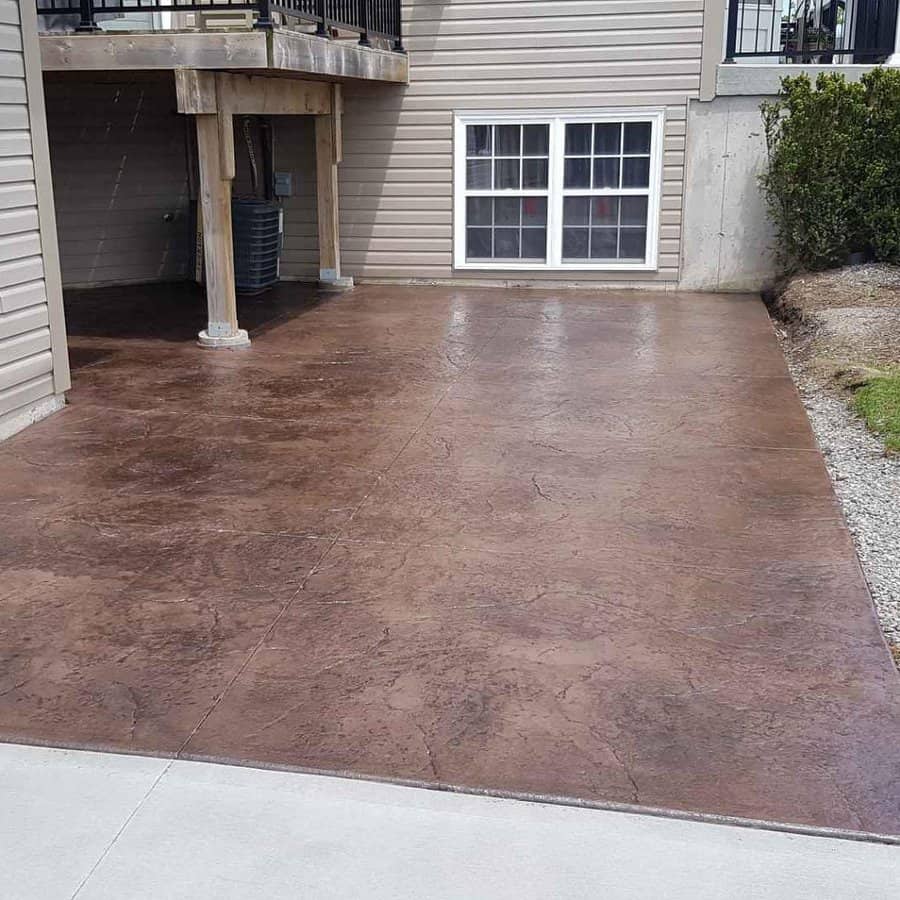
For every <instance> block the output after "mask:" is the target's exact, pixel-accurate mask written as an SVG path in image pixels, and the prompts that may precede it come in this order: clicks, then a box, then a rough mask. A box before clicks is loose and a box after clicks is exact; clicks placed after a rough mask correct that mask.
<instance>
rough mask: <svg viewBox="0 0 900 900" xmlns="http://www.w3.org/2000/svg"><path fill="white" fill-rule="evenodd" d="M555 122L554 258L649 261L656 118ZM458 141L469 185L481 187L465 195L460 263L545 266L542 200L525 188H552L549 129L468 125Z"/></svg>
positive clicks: (545, 217) (468, 187)
mask: <svg viewBox="0 0 900 900" xmlns="http://www.w3.org/2000/svg"><path fill="white" fill-rule="evenodd" d="M557 121H558V120H557ZM557 127H559V128H561V129H562V138H563V142H562V145H561V146H560V149H561V150H562V153H563V157H564V158H563V160H562V169H563V171H562V179H563V184H562V190H563V198H562V207H563V216H562V221H561V222H559V223H557V225H556V226H555V227H556V228H558V229H560V230H561V231H562V247H561V250H562V259H561V260H560V258H559V257H557V262H560V261H561V262H563V263H569V264H572V263H578V262H582V263H593V264H597V263H603V262H610V263H611V262H615V261H622V260H626V261H629V262H644V261H646V257H647V237H648V226H649V195H650V181H651V177H650V175H651V173H650V162H651V153H652V143H653V123H652V122H651V121H620V122H615V121H599V122H575V123H572V122H565V121H561V122H559V125H558V126H557ZM557 133H558V132H557ZM465 137H466V141H465V143H466V190H467V191H474V192H482V193H479V194H478V195H477V196H468V197H467V200H466V205H465V239H466V247H465V250H466V252H465V257H466V259H467V260H484V261H506V260H509V261H515V260H528V261H536V262H547V261H548V257H547V252H548V248H547V239H548V204H549V197H548V196H547V195H546V194H544V195H543V196H526V195H525V192H527V191H529V190H537V191H550V190H552V186H551V185H550V184H549V174H550V156H551V148H550V137H551V128H550V125H549V124H506V123H504V124H500V123H496V124H483V125H482V124H479V125H466V132H465ZM557 208H558V207H557ZM557 246H558V245H557ZM557 252H559V251H557Z"/></svg>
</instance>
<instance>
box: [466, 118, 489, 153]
mask: <svg viewBox="0 0 900 900" xmlns="http://www.w3.org/2000/svg"><path fill="white" fill-rule="evenodd" d="M490 155H491V126H490V125H467V126H466V156H490Z"/></svg>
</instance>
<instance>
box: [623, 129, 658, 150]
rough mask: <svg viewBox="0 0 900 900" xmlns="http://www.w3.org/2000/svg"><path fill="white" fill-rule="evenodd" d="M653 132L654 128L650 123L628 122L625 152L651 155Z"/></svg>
mask: <svg viewBox="0 0 900 900" xmlns="http://www.w3.org/2000/svg"><path fill="white" fill-rule="evenodd" d="M652 130H653V126H652V125H651V124H650V123H649V122H626V123H625V152H626V153H649V152H650V134H651V131H652Z"/></svg>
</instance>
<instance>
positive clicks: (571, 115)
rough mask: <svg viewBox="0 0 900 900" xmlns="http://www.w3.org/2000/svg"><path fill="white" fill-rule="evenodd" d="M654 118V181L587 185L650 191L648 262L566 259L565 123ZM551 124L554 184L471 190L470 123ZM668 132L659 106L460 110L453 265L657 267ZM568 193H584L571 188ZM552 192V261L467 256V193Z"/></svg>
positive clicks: (551, 268)
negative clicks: (641, 186) (617, 185)
mask: <svg viewBox="0 0 900 900" xmlns="http://www.w3.org/2000/svg"><path fill="white" fill-rule="evenodd" d="M593 122H597V123H601V122H652V123H653V139H652V142H651V145H650V187H649V192H645V191H644V190H642V189H638V190H629V189H628V188H624V189H622V190H617V189H612V188H607V189H605V190H584V191H583V192H581V193H584V194H586V195H590V196H597V195H602V194H610V195H614V196H621V195H623V194H637V195H640V196H644V195H645V194H646V195H647V196H648V204H647V257H646V260H645V261H644V262H642V263H627V262H624V263H623V262H598V263H594V262H590V261H589V260H586V261H584V262H581V261H579V262H562V210H563V163H564V158H565V154H564V151H565V143H564V141H565V127H564V126H565V125H566V124H568V123H576V124H580V123H593ZM506 124H511V125H550V179H549V182H548V185H549V187H548V190H546V191H544V190H530V189H523V190H519V191H513V190H510V191H502V192H499V191H466V126H467V125H506ZM664 132H665V110H664V109H662V108H658V107H627V108H625V107H623V108H615V107H611V108H608V109H593V110H587V111H585V110H579V111H577V112H575V111H571V110H554V111H547V112H542V113H521V112H509V111H506V112H502V113H496V112H495V113H492V112H481V111H479V112H472V113H467V112H458V113H456V114H455V115H454V118H453V216H454V219H453V265H454V268H456V269H470V270H472V269H475V270H481V271H507V272H509V271H513V272H520V271H539V272H572V271H577V272H584V271H595V272H596V271H601V272H655V271H656V270H657V269H658V260H659V218H660V207H661V204H662V162H663V143H664V138H665V135H664ZM566 193H567V194H569V195H572V194H573V193H579V192H578V191H572V190H568V191H566ZM545 194H547V195H549V203H548V210H547V228H548V233H549V235H550V238H549V242H548V251H549V252H548V256H547V261H546V262H541V263H535V262H517V261H516V260H500V261H496V262H491V261H477V262H468V261H467V260H466V196H477V195H482V196H492V197H497V196H510V197H515V196H520V197H521V196H526V195H527V196H543V195H545Z"/></svg>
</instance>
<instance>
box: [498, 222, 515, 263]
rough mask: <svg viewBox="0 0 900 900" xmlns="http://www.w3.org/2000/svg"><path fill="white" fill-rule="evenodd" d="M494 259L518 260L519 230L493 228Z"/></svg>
mask: <svg viewBox="0 0 900 900" xmlns="http://www.w3.org/2000/svg"><path fill="white" fill-rule="evenodd" d="M494 258H495V259H518V258H519V229H518V228H495V229H494Z"/></svg>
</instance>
